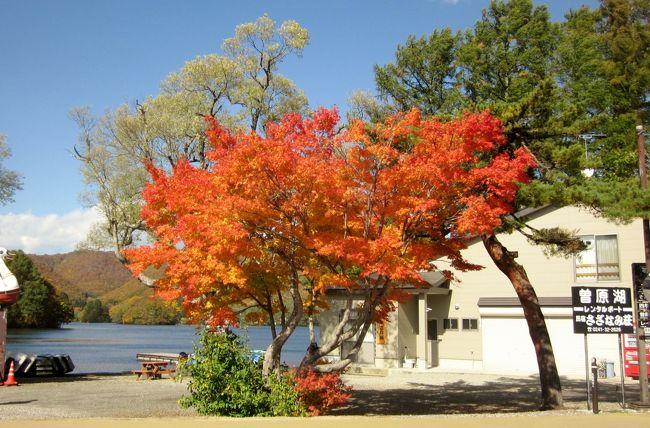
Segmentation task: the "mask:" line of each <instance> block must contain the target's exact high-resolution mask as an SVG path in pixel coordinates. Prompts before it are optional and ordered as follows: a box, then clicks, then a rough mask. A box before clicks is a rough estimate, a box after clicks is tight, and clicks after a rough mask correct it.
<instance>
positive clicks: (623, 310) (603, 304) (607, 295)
mask: <svg viewBox="0 0 650 428" xmlns="http://www.w3.org/2000/svg"><path fill="white" fill-rule="evenodd" d="M571 302H572V303H571V304H572V306H573V332H574V333H580V334H620V333H633V332H634V322H633V321H634V315H633V313H632V293H631V291H630V289H629V288H626V287H571Z"/></svg>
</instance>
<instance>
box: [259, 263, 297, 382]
mask: <svg viewBox="0 0 650 428" xmlns="http://www.w3.org/2000/svg"><path fill="white" fill-rule="evenodd" d="M291 282H292V283H291V288H290V289H289V293H290V294H291V299H292V301H293V309H292V310H291V314H290V315H289V322H287V323H286V324H285V325H283V326H282V331H280V333H279V334H278V335H277V336H276V337H274V338H273V340H272V341H271V344H270V345H269V347H268V348H266V352H265V353H264V362H263V363H262V376H263V377H264V379H268V377H269V375H270V374H271V372H272V371H274V370H275V371H276V372H278V374H279V371H280V355H281V354H282V347H283V346H284V344H285V343H286V342H287V340H288V339H289V337H290V336H291V335H292V334H293V332H294V331H295V330H296V327H298V324H299V323H300V319H301V318H302V314H303V303H302V297H301V296H300V280H299V278H298V273H297V271H295V270H294V271H293V273H292V281H291Z"/></svg>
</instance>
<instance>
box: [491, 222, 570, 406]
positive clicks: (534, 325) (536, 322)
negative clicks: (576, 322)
mask: <svg viewBox="0 0 650 428" xmlns="http://www.w3.org/2000/svg"><path fill="white" fill-rule="evenodd" d="M481 238H482V240H483V245H484V246H485V249H486V250H487V252H488V254H489V255H490V257H491V258H492V261H493V262H494V264H496V266H497V267H498V268H499V269H500V270H501V272H503V273H504V274H505V275H506V276H507V277H508V279H509V280H510V282H511V283H512V286H513V287H514V289H515V292H516V293H517V297H519V301H520V302H521V307H522V308H523V310H524V317H525V318H526V322H527V323H528V331H529V333H530V338H531V340H532V341H533V345H534V346H535V353H536V354H537V366H538V368H539V381H540V384H541V388H542V404H541V407H540V408H541V409H542V410H550V409H558V408H562V407H563V400H562V386H561V385H560V376H559V375H558V372H557V366H556V365H555V355H554V354H553V345H552V344H551V338H550V336H549V334H548V329H547V328H546V321H544V315H543V314H542V308H541V307H540V305H539V300H538V299H537V294H536V293H535V289H534V288H533V286H532V284H531V283H530V281H529V280H528V275H527V274H526V270H525V269H524V267H523V266H522V265H520V264H519V263H517V262H516V261H515V259H514V257H513V255H512V253H510V252H508V249H507V248H506V247H504V246H503V245H502V244H501V242H499V240H498V239H497V237H496V236H495V235H494V234H491V235H483V236H482V237H481Z"/></svg>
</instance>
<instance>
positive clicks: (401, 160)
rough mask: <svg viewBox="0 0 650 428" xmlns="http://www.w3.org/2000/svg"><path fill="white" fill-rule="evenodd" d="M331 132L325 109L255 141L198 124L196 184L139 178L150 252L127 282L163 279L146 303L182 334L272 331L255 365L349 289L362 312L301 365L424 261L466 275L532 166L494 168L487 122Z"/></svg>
mask: <svg viewBox="0 0 650 428" xmlns="http://www.w3.org/2000/svg"><path fill="white" fill-rule="evenodd" d="M338 121H339V116H338V114H337V112H336V110H334V109H332V110H327V109H321V110H318V111H317V112H315V113H314V114H313V115H312V116H311V117H308V118H301V117H300V116H298V115H295V114H290V115H287V116H285V117H284V119H283V120H282V121H281V122H279V123H277V124H268V125H267V128H266V135H265V136H262V135H259V134H257V133H254V132H252V133H245V132H241V131H240V132H236V133H232V132H229V131H228V130H226V129H225V128H224V127H222V126H221V125H220V124H219V123H217V122H216V121H214V120H212V119H210V120H209V129H208V131H207V135H208V140H209V142H210V144H211V145H212V151H211V152H210V153H209V159H210V162H212V167H211V168H210V169H209V170H204V169H198V168H194V167H193V166H192V165H191V164H190V163H189V162H187V161H181V162H179V163H178V164H177V165H176V167H175V168H174V170H173V171H172V172H171V174H166V173H165V172H164V171H162V170H159V169H156V168H154V167H153V166H150V167H149V170H150V173H151V175H152V183H151V184H150V185H148V186H147V187H146V189H145V191H144V199H145V202H146V204H145V206H144V207H143V210H142V217H143V219H144V220H145V221H146V223H147V225H148V227H149V228H150V229H151V231H152V232H153V234H154V236H155V237H156V241H155V243H154V244H153V245H151V246H146V247H141V248H137V249H133V250H131V251H130V252H129V254H128V257H129V259H130V260H133V264H132V265H131V268H132V269H133V271H134V272H135V273H136V274H137V273H139V272H140V271H142V270H143V269H145V268H146V267H148V266H150V265H154V266H157V267H162V268H164V270H165V276H164V278H163V279H161V280H160V281H159V282H158V283H157V287H158V288H157V290H158V294H159V295H161V296H164V297H166V298H169V299H175V298H178V297H182V298H183V302H184V309H185V311H186V314H187V315H188V316H190V317H191V318H192V319H195V320H204V321H205V320H209V321H210V322H212V323H214V324H223V323H233V322H235V321H236V316H235V315H236V314H235V313H234V311H233V308H234V307H237V308H240V307H242V305H251V306H255V307H256V308H257V309H258V310H259V311H261V312H262V313H265V314H266V316H267V318H270V320H271V321H274V318H273V317H278V318H280V323H281V329H280V331H279V332H276V331H275V329H274V330H273V337H274V339H273V343H272V344H271V346H270V347H269V350H268V351H267V354H266V358H265V364H267V360H270V361H279V357H278V356H279V351H280V350H281V348H282V345H283V344H284V342H285V341H286V338H288V336H289V335H290V334H291V333H292V332H293V329H295V327H296V325H297V323H298V321H299V319H300V317H301V316H302V314H303V308H308V309H309V310H310V311H311V310H314V308H318V307H319V306H320V305H322V296H323V291H324V289H325V288H326V287H331V286H335V287H342V288H348V289H362V290H364V291H365V293H364V295H365V296H366V299H365V301H364V303H363V304H362V305H361V306H360V307H356V308H355V309H356V310H358V311H359V313H360V314H361V315H360V316H359V317H358V319H357V321H356V322H355V323H353V327H352V329H350V328H349V327H348V328H347V330H346V329H344V328H343V324H342V325H341V329H340V331H339V334H338V335H337V340H338V343H335V342H336V341H335V342H333V343H327V344H321V348H320V350H318V349H312V350H311V355H310V358H309V359H308V360H309V362H311V363H313V362H314V361H315V360H316V359H317V358H319V357H320V356H322V355H324V354H326V353H327V352H329V350H328V349H329V348H331V347H336V346H338V344H340V341H341V340H343V339H345V338H348V339H349V338H350V337H352V336H353V335H354V334H356V332H357V331H360V332H361V333H362V334H361V339H362V338H363V334H364V333H365V331H366V330H367V328H368V327H369V325H370V324H371V323H372V322H373V321H374V320H375V319H376V318H377V317H378V316H381V315H382V314H384V313H385V310H386V308H388V309H389V308H390V306H389V305H387V301H388V300H390V299H391V298H392V297H394V292H395V291H396V290H395V285H396V284H398V283H412V284H416V285H417V284H421V279H420V277H419V275H418V273H417V272H418V271H419V270H431V269H435V268H437V267H436V266H435V264H432V262H433V261H435V260H439V259H445V260H447V261H449V262H450V263H451V265H452V266H454V267H455V268H457V269H460V270H467V269H476V268H478V267H477V266H475V265H472V264H471V263H470V261H466V260H464V259H463V257H462V255H461V250H463V249H464V248H465V246H466V241H467V239H468V237H471V236H473V235H476V234H483V233H490V232H491V231H492V230H494V229H495V228H496V227H498V226H499V225H500V217H501V216H502V215H504V214H506V213H508V212H510V210H511V205H510V202H511V201H512V200H513V198H514V196H515V193H516V191H517V186H518V183H520V182H525V181H527V179H528V177H527V170H528V168H530V167H531V166H533V165H534V163H533V160H532V158H531V156H530V155H529V154H528V153H527V152H525V151H524V150H523V149H519V150H517V151H515V152H514V153H510V154H506V153H503V154H499V153H501V152H503V151H502V150H500V146H501V145H503V144H504V138H503V136H502V132H501V127H500V123H499V121H498V119H496V118H493V117H491V116H490V115H489V114H488V113H487V112H484V113H480V114H469V115H466V116H464V117H462V118H460V119H457V120H454V121H450V122H444V123H443V122H440V121H438V120H436V119H435V118H423V117H422V116H421V114H420V112H419V111H417V110H412V111H410V112H407V113H404V114H400V115H397V116H394V117H391V118H389V119H387V120H386V121H385V122H384V123H380V124H372V125H371V124H367V123H363V122H355V123H352V124H350V125H349V127H348V128H347V130H345V131H341V132H339V131H337V126H338ZM282 292H284V295H285V296H287V295H288V296H290V299H291V305H290V306H291V309H287V307H288V305H286V304H285V302H284V301H283V300H282V299H283V297H282V295H283V293H282ZM305 295H307V296H309V297H308V298H304V296H305ZM349 310H351V307H349V308H348V312H349ZM348 320H349V316H348V315H345V316H344V317H343V319H342V323H345V322H347V321H348ZM272 324H275V322H273V323H272ZM273 328H275V327H273ZM359 345H360V342H359ZM332 349H333V348H332ZM268 364H270V365H271V366H269V367H265V369H270V368H271V367H272V366H273V363H272V362H268Z"/></svg>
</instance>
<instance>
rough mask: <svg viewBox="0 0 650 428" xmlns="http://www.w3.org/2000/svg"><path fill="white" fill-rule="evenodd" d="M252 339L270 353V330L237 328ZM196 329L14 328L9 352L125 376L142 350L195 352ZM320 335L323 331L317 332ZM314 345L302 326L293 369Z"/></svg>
mask: <svg viewBox="0 0 650 428" xmlns="http://www.w3.org/2000/svg"><path fill="white" fill-rule="evenodd" d="M234 331H235V333H237V334H238V335H240V336H244V337H246V336H247V337H248V344H249V346H250V347H251V349H266V347H267V346H268V344H269V343H270V341H271V331H270V329H269V327H248V328H246V329H234ZM196 332H197V329H196V327H195V326H187V325H173V326H166V325H165V326H159V325H121V324H84V323H70V324H65V325H64V326H63V328H61V329H55V330H44V329H43V330H42V329H9V331H8V335H7V351H8V352H25V353H28V354H54V355H56V354H68V355H70V358H72V362H73V363H74V365H75V370H74V372H73V373H121V372H125V371H129V370H132V369H135V368H137V367H138V362H137V360H136V359H135V354H136V353H139V352H174V353H178V352H186V353H188V354H189V353H191V352H192V350H193V349H194V345H195V344H196V343H197V342H198V336H197V335H196ZM317 333H318V332H317ZM307 345H309V331H308V329H307V328H306V327H298V329H296V331H295V332H294V334H293V335H292V336H291V338H290V339H289V341H288V342H287V344H286V345H285V346H284V348H283V351H282V360H283V361H284V362H286V363H287V364H289V365H297V364H298V363H300V360H301V359H302V356H303V355H304V353H305V350H306V349H307Z"/></svg>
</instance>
